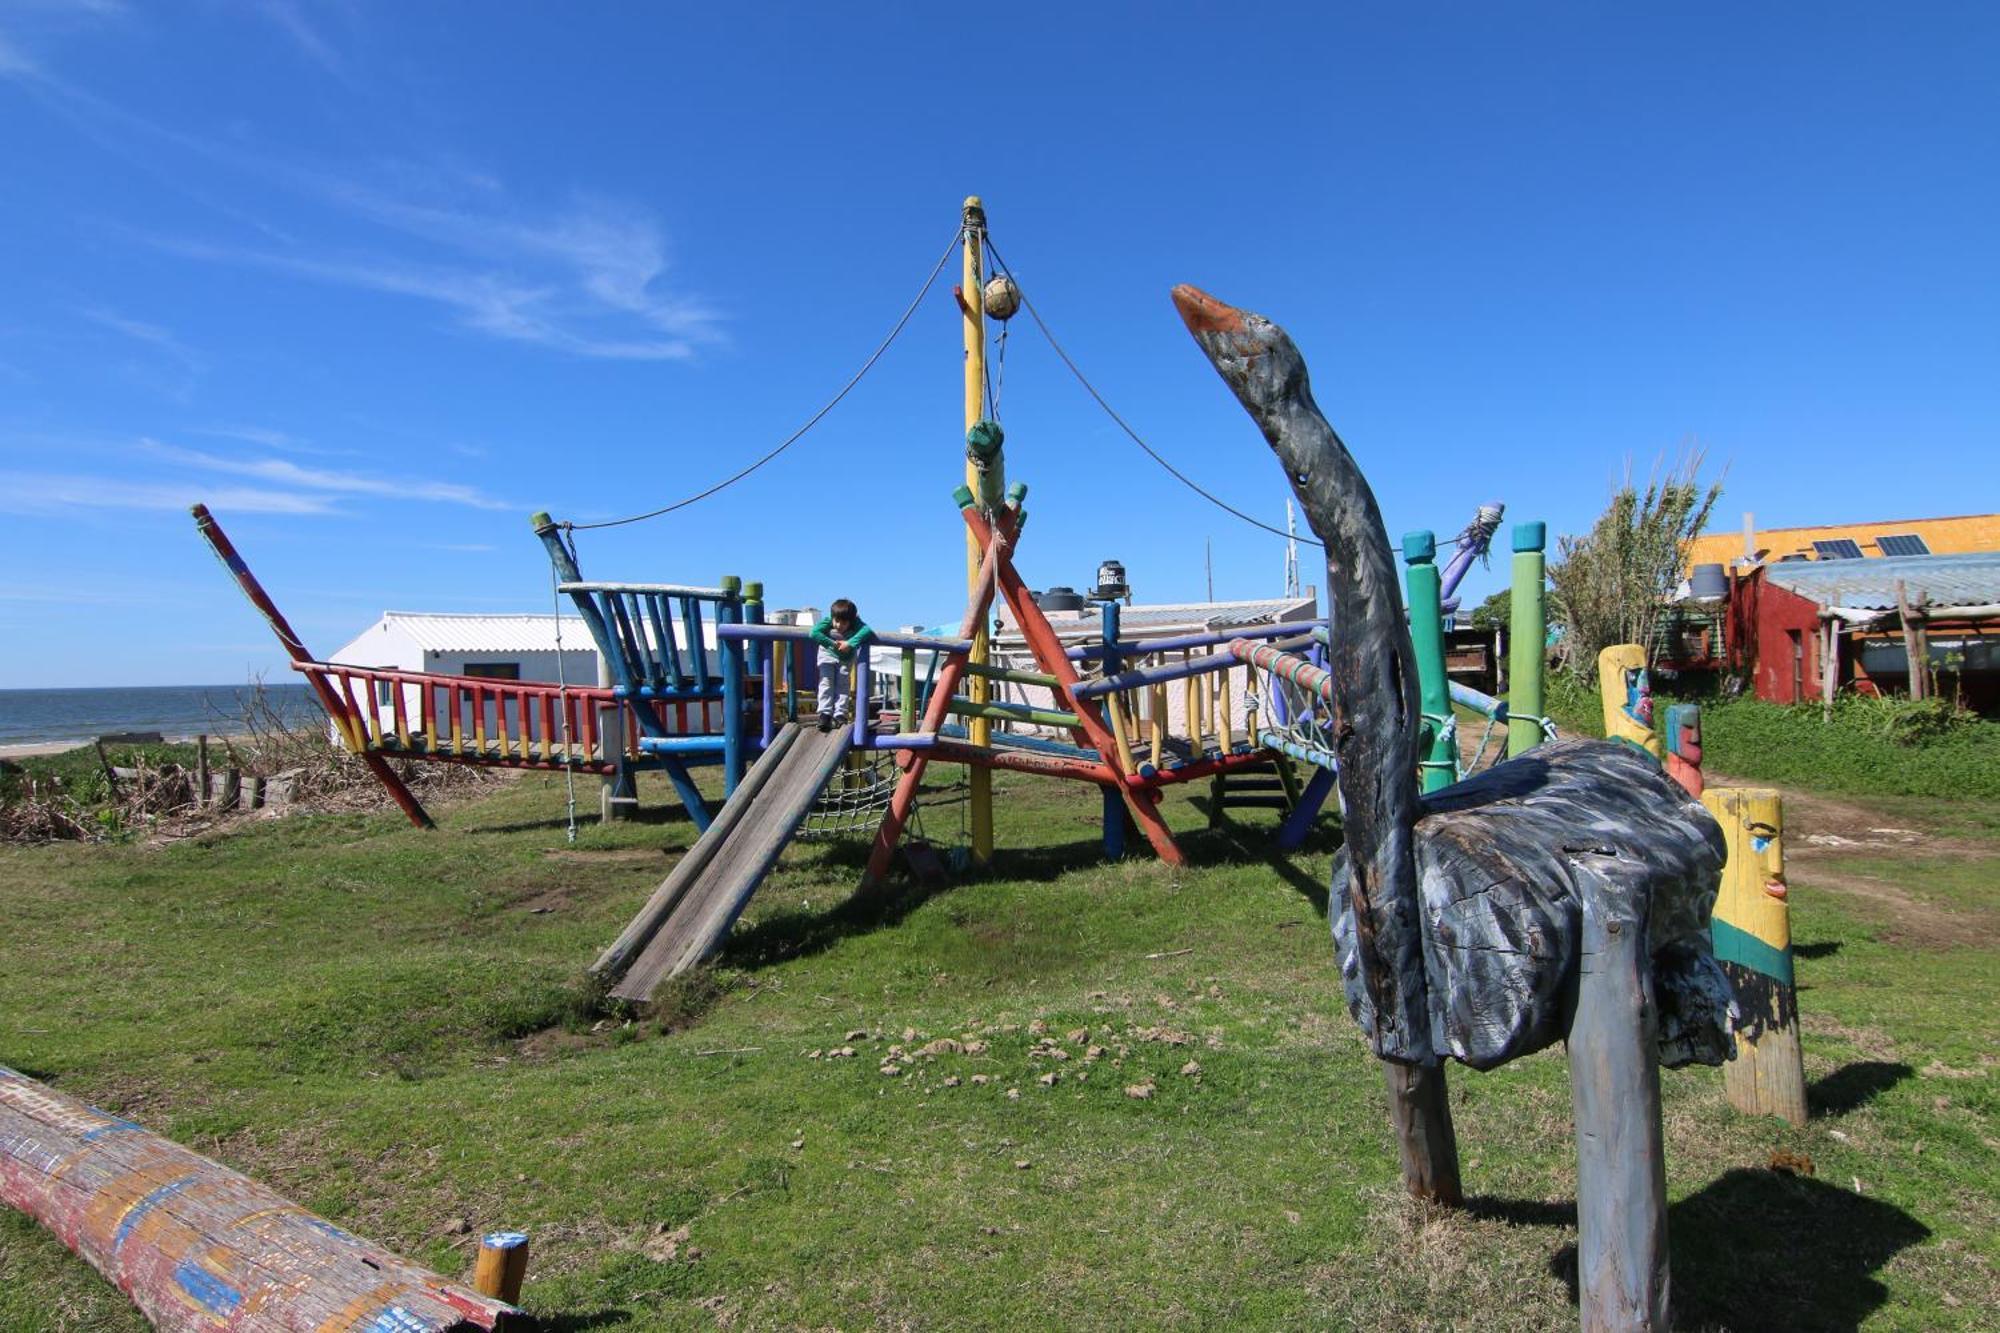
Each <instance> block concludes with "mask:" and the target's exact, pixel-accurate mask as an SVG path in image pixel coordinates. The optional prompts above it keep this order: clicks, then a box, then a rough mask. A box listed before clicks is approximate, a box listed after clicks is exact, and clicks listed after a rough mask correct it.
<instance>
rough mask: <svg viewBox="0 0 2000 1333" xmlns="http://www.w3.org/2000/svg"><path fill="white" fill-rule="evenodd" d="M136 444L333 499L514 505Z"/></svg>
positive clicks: (189, 463)
mask: <svg viewBox="0 0 2000 1333" xmlns="http://www.w3.org/2000/svg"><path fill="white" fill-rule="evenodd" d="M140 445H141V447H142V448H143V449H144V450H145V452H146V453H147V454H148V455H150V456H151V457H154V458H158V459H160V460H162V461H164V462H169V463H179V464H181V465H182V466H185V467H193V468H200V469H202V470H204V471H209V472H223V473H228V474H231V475H233V476H239V477H249V478H252V479H254V480H257V481H268V482H273V483H276V484H278V485H281V486H290V487H296V488H298V489H300V490H304V491H324V492H329V493H331V494H335V495H375V496H383V497H386V498H389V499H395V500H422V501H427V502H432V503H443V504H457V505H467V506H469V507H471V508H473V509H512V508H514V507H515V506H514V505H512V504H510V503H508V502H507V501H505V500H498V499H495V498H494V497H492V496H490V495H487V494H486V493H485V492H483V491H481V490H479V489H478V488H477V487H474V486H461V485H459V484H457V483H455V482H447V481H411V480H407V479H400V478H390V477H373V476H369V475H367V474H365V473H361V472H336V471H333V470H330V469H327V468H311V467H301V466H300V465H299V464H297V463H294V462H292V461H291V460H290V459H285V458H226V457H223V456H221V455H219V454H209V453H203V452H201V451H200V450H198V449H183V448H181V447H179V446H178V445H172V444H162V443H161V442H160V441H158V440H152V439H146V440H141V441H140Z"/></svg>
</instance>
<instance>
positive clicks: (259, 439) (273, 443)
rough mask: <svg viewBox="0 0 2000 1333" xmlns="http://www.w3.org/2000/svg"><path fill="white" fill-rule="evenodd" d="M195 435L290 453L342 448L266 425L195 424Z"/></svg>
mask: <svg viewBox="0 0 2000 1333" xmlns="http://www.w3.org/2000/svg"><path fill="white" fill-rule="evenodd" d="M190 433H191V434H194V435H212V436H214V437H215V438H216V439H219V440H241V441H243V442H244V443H245V444H260V445H262V446H264V448H266V449H277V450H279V451H281V452H283V453H288V454H338V453H344V452H346V451H345V450H340V449H322V448H320V447H319V446H318V445H316V444H313V443H311V442H309V441H306V440H302V439H300V438H299V437H298V436H296V435H291V434H287V433H286V432H284V431H281V430H270V429H268V428H266V427H264V426H195V427H191V428H190Z"/></svg>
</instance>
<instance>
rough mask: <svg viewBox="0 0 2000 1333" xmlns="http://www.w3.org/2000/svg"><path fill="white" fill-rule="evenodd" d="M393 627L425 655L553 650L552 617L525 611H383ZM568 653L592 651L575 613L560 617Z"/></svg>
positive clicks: (581, 623) (553, 627)
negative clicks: (525, 612)
mask: <svg viewBox="0 0 2000 1333" xmlns="http://www.w3.org/2000/svg"><path fill="white" fill-rule="evenodd" d="M379 623H381V624H383V625H393V626H394V627H395V628H397V629H399V630H401V631H402V632H403V633H405V634H407V635H409V636H410V639H411V640H412V641H413V642H415V643H416V644H417V646H418V647H420V648H422V649H423V650H424V651H425V652H427V653H552V652H554V651H555V650H556V618H555V617H554V616H553V615H549V614H547V613H543V614H540V615H537V614H534V613H528V614H523V615H482V614H470V613H468V614H453V613H451V612H441V611H384V612H383V613H382V619H381V621H380V622H379ZM562 640H563V643H562V646H563V649H564V651H566V652H595V651H596V650H597V646H596V645H595V644H594V643H592V642H591V638H590V630H589V629H588V628H587V627H586V626H585V625H584V623H583V621H582V620H581V619H580V618H578V617H576V616H564V617H563V618H562Z"/></svg>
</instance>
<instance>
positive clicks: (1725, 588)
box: [1688, 565, 1729, 602]
mask: <svg viewBox="0 0 2000 1333" xmlns="http://www.w3.org/2000/svg"><path fill="white" fill-rule="evenodd" d="M1688 596H1690V597H1692V598H1693V599H1694V600H1695V601H1697V602H1720V601H1723V600H1725V599H1726V598H1727V597H1728V596H1729V579H1728V578H1727V577H1726V576H1724V574H1723V572H1722V566H1721V565H1696V566H1695V567H1694V572H1693V573H1692V574H1691V575H1690V576H1689V577H1688Z"/></svg>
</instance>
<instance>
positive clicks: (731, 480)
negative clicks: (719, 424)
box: [562, 228, 978, 531]
mask: <svg viewBox="0 0 2000 1333" xmlns="http://www.w3.org/2000/svg"><path fill="white" fill-rule="evenodd" d="M963 238H964V229H963V228H961V229H960V230H959V231H957V232H954V233H953V234H952V238H951V244H950V245H948V246H946V247H945V250H944V253H943V254H941V255H939V256H938V261H937V263H936V264H935V265H933V266H932V268H931V274H930V276H929V277H928V278H925V279H924V285H923V286H922V287H921V288H920V289H919V290H918V292H917V294H916V297H915V299H913V300H912V301H911V302H910V304H909V305H908V307H906V308H905V309H904V311H903V313H902V316H901V317H900V318H898V319H897V320H896V325H895V327H894V328H892V329H890V330H889V336H888V337H886V338H884V339H883V340H882V341H881V342H880V343H879V344H878V345H877V346H876V348H875V350H874V351H873V352H870V353H869V354H868V359H867V360H866V361H864V362H862V363H861V369H859V370H857V371H855V372H854V375H853V378H851V379H849V380H848V381H847V383H845V384H843V385H841V386H840V392H838V393H836V394H834V396H833V397H831V398H829V399H827V401H826V405H825V406H824V407H822V408H820V410H819V411H817V412H815V413H813V414H812V415H811V416H810V417H807V418H806V423H805V425H803V426H800V427H799V428H798V429H797V430H795V431H793V432H792V433H791V434H790V435H788V436H786V437H785V439H784V440H783V441H782V442H781V443H780V444H779V445H778V447H777V448H775V449H773V450H771V451H770V452H769V453H767V454H765V455H764V456H763V457H762V458H759V459H758V460H757V461H756V462H754V463H752V464H750V465H749V466H748V467H746V468H744V469H743V470H742V471H740V472H738V473H736V474H735V475H734V476H731V477H726V478H724V479H723V480H721V481H718V482H717V483H715V485H713V486H711V487H709V488H708V489H707V490H705V491H702V492H701V493H699V494H697V495H690V496H688V497H687V498H686V499H683V500H676V501H674V502H673V503H672V504H670V505H662V506H661V507H660V508H658V509H650V510H648V511H646V512H645V513H643V514H633V515H631V516H630V517H628V518H612V519H606V520H605V521H603V522H601V523H564V524H563V525H562V526H563V527H564V528H567V529H570V530H572V531H582V530H584V529H587V528H615V527H619V526H621V525H622V524H626V523H640V522H644V521H645V520H646V519H649V518H658V517H660V516H661V515H662V514H671V513H673V512H674V511H675V510H676V509H685V508H687V507H688V506H689V505H691V504H697V503H699V502H700V501H703V500H706V499H707V498H708V497H709V496H711V495H714V494H716V493H717V492H718V491H723V490H726V489H728V488H729V487H731V486H734V485H735V484H736V483H737V482H739V481H741V480H743V479H744V478H745V477H747V476H749V475H750V474H751V473H753V472H755V471H756V470H757V469H758V468H761V467H763V466H764V465H765V464H766V463H768V462H770V461H771V460H772V459H774V458H776V457H777V456H778V455H779V454H782V453H783V452H785V450H787V449H789V448H791V447H792V446H793V445H794V444H797V443H798V442H799V440H800V439H801V438H803V437H804V435H805V433H806V432H807V431H809V430H811V429H812V428H813V427H814V426H817V425H818V424H819V423H820V420H821V418H823V417H825V416H826V414H827V413H829V412H831V411H833V409H834V408H835V407H837V406H839V404H840V400H841V399H843V398H845V397H847V394H848V391H849V390H851V389H853V387H854V386H855V385H857V384H859V383H861V377H862V376H864V375H866V374H867V373H868V372H869V371H871V370H873V369H874V368H875V363H876V362H877V361H880V360H881V359H882V354H883V353H884V352H886V351H888V350H889V344H890V343H893V342H895V341H896V337H897V335H898V334H900V333H902V331H903V328H904V326H905V325H907V324H908V323H909V322H910V317H911V316H912V315H914V314H916V313H917V307H918V306H920V305H922V304H923V301H924V297H926V296H928V295H930V290H931V286H932V284H933V283H935V282H936V281H937V276H938V274H940V273H942V272H944V266H945V263H946V262H947V261H948V260H949V259H950V258H951V256H952V252H953V251H955V250H957V249H958V246H959V242H960V241H961V240H962V239H963ZM973 295H974V299H977V297H978V294H977V293H974V294H973Z"/></svg>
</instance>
